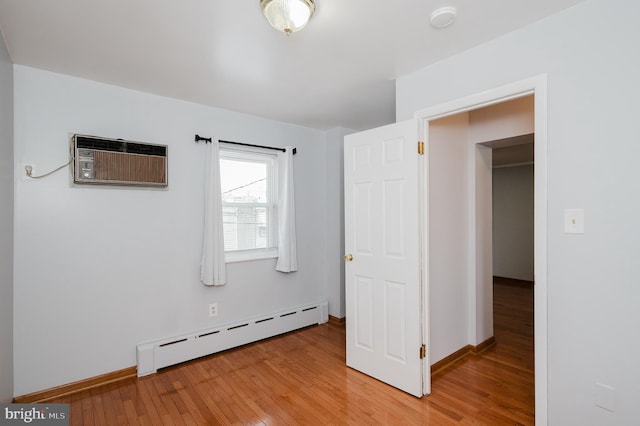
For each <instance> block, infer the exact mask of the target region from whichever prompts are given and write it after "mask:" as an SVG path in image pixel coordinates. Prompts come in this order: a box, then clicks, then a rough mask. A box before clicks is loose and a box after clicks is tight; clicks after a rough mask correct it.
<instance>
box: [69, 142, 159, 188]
mask: <svg viewBox="0 0 640 426" xmlns="http://www.w3.org/2000/svg"><path fill="white" fill-rule="evenodd" d="M71 145H72V146H71V151H72V156H73V182H74V183H77V184H102V185H133V186H155V187H166V186H167V146H166V145H153V144H147V143H141V142H132V141H125V140H122V139H108V138H100V137H97V136H87V135H73V136H72V138H71Z"/></svg>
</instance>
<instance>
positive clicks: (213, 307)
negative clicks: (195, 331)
mask: <svg viewBox="0 0 640 426" xmlns="http://www.w3.org/2000/svg"><path fill="white" fill-rule="evenodd" d="M209 316H210V317H217V316H218V304H217V303H210V304H209Z"/></svg>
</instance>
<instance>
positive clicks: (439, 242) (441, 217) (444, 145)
mask: <svg viewBox="0 0 640 426" xmlns="http://www.w3.org/2000/svg"><path fill="white" fill-rule="evenodd" d="M468 138H469V115H468V114H466V113H465V114H457V115H453V116H450V117H447V118H442V119H439V120H436V121H432V122H431V123H430V124H429V142H428V146H427V156H428V160H429V167H428V169H429V176H428V188H429V190H428V191H427V195H428V197H429V201H428V205H429V215H428V217H429V250H428V254H429V264H428V271H429V293H430V296H429V297H430V300H431V301H432V303H431V306H430V310H429V318H430V319H429V322H430V331H431V332H430V336H429V350H430V353H431V356H430V361H431V363H432V364H433V363H436V362H438V361H440V360H442V359H443V358H444V357H446V356H448V355H450V354H452V353H454V352H455V351H457V350H459V349H461V348H463V347H465V346H466V345H468V344H469V343H470V341H469V334H468V322H469V314H470V313H469V306H468V295H469V290H468V277H467V274H468V253H467V251H468V244H469V238H468V234H469V227H468V224H467V221H468V211H469V203H468V197H467V192H468V179H467V145H468Z"/></svg>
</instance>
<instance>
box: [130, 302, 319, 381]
mask: <svg viewBox="0 0 640 426" xmlns="http://www.w3.org/2000/svg"><path fill="white" fill-rule="evenodd" d="M328 319H329V311H328V304H327V302H326V301H323V302H319V303H315V304H310V305H304V306H299V307H296V308H291V309H286V310H283V311H279V312H274V313H272V314H269V315H264V316H261V317H256V318H252V319H249V320H246V321H237V322H233V323H227V324H222V325H217V326H215V327H212V328H208V329H203V330H199V331H195V332H192V333H186V334H181V335H177V336H173V337H168V338H165V339H159V340H154V341H148V342H143V343H140V344H139V345H137V346H136V358H137V369H138V377H142V376H147V375H149V374H153V373H155V372H157V371H158V369H160V368H164V367H168V366H171V365H175V364H179V363H181V362H185V361H189V360H192V359H195V358H200V357H202V356H205V355H211V354H214V353H216V352H220V351H224V350H227V349H231V348H235V347H238V346H242V345H246V344H247V343H252V342H256V341H258V340H262V339H266V338H269V337H273V336H277V335H278V334H283V333H287V332H289V331H294V330H297V329H299V328H303V327H307V326H310V325H314V324H323V323H325V322H327V321H328Z"/></svg>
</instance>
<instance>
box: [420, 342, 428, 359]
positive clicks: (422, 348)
mask: <svg viewBox="0 0 640 426" xmlns="http://www.w3.org/2000/svg"><path fill="white" fill-rule="evenodd" d="M426 357H427V345H422V346H420V359H425V358H426Z"/></svg>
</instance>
